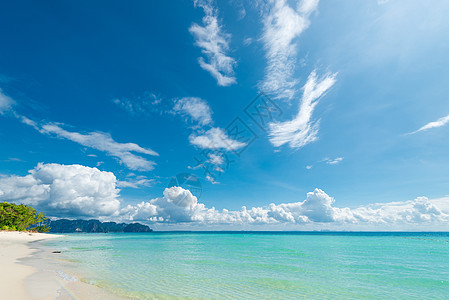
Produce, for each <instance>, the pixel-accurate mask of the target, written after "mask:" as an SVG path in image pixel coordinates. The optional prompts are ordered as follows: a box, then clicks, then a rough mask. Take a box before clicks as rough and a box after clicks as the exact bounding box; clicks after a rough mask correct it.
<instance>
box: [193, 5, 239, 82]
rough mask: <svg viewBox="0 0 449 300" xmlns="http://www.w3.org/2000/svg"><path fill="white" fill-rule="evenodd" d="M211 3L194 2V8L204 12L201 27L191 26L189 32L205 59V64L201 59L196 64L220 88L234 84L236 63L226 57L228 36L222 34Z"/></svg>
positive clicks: (215, 11)
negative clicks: (206, 72) (210, 76)
mask: <svg viewBox="0 0 449 300" xmlns="http://www.w3.org/2000/svg"><path fill="white" fill-rule="evenodd" d="M211 2H212V1H208V0H195V1H194V4H195V6H199V7H201V8H202V9H203V10H204V14H205V16H204V17H203V26H201V25H198V24H196V23H195V24H193V25H192V26H191V27H190V28H189V31H190V33H191V34H192V35H193V36H194V38H195V45H197V46H198V47H200V48H201V49H202V51H201V52H202V53H203V54H204V55H205V56H206V57H207V62H206V61H205V59H204V58H203V57H200V58H199V59H198V62H199V64H200V66H201V68H203V69H204V70H206V71H208V72H209V73H210V74H211V75H212V76H213V77H214V78H215V79H216V80H217V83H218V85H220V86H229V85H231V84H234V83H236V79H235V77H234V66H235V65H236V61H235V60H234V59H233V58H232V57H230V56H228V55H227V52H228V51H229V40H230V38H231V35H230V34H227V33H225V32H223V30H222V28H221V26H220V25H219V23H218V18H217V10H216V9H215V8H214V7H213V6H212V3H211Z"/></svg>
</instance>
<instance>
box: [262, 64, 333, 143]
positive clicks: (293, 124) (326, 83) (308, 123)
mask: <svg viewBox="0 0 449 300" xmlns="http://www.w3.org/2000/svg"><path fill="white" fill-rule="evenodd" d="M335 77H336V74H327V75H325V76H324V77H323V78H320V79H319V78H318V77H317V75H316V72H315V71H313V72H312V73H311V74H310V75H309V78H308V79H307V82H306V84H305V85H304V87H303V95H302V98H301V101H300V104H299V111H298V114H297V115H296V117H295V118H294V119H293V120H290V121H286V122H273V123H270V124H269V130H270V131H269V136H270V141H271V143H272V144H273V145H274V146H276V147H279V146H282V145H284V144H288V145H289V146H290V147H291V148H301V147H304V146H305V145H307V144H309V143H312V142H314V141H316V140H317V139H318V129H319V123H320V121H319V120H316V121H314V120H312V114H313V111H314V110H315V107H316V105H317V104H318V102H319V100H320V98H321V97H322V96H323V95H324V94H325V93H326V92H327V91H328V90H329V89H330V88H331V87H332V86H333V85H334V83H335Z"/></svg>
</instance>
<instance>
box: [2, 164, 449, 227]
mask: <svg viewBox="0 0 449 300" xmlns="http://www.w3.org/2000/svg"><path fill="white" fill-rule="evenodd" d="M117 182H118V181H117V179H116V177H115V175H114V174H113V173H111V172H106V171H100V170H98V169H97V168H90V167H85V166H81V165H60V164H42V163H40V164H38V165H37V166H36V168H34V169H32V170H30V171H29V174H28V175H26V176H15V175H12V176H2V177H0V201H8V202H16V203H24V204H27V205H32V206H34V207H36V208H37V209H38V210H41V211H44V212H45V213H46V214H48V215H49V216H52V217H72V218H76V217H96V218H99V219H105V220H115V221H141V222H145V223H158V224H176V223H182V224H187V223H189V224H198V225H213V224H215V225H216V224H222V225H264V224H265V225H276V224H290V225H301V226H307V225H311V224H312V225H313V224H315V225H325V226H327V228H332V226H335V227H337V228H345V226H352V227H351V228H354V226H359V227H360V228H363V226H371V227H370V228H373V226H374V228H379V229H391V226H395V228H397V227H398V226H399V227H400V226H409V227H408V228H410V226H416V225H419V226H422V225H433V226H440V227H441V226H443V227H444V226H447V222H448V221H449V205H448V204H447V200H444V199H436V200H429V199H428V198H426V197H418V198H416V199H414V200H409V201H402V202H390V203H376V204H370V205H364V206H360V207H357V208H353V209H351V208H348V207H343V208H340V207H336V206H335V199H334V198H332V197H330V196H329V195H327V194H326V193H325V192H324V191H323V190H320V189H315V190H314V191H313V192H309V193H307V197H306V199H305V200H303V201H299V202H293V203H281V204H274V203H271V204H269V205H267V206H262V207H252V208H251V209H248V208H246V207H245V206H243V207H242V208H241V209H240V210H236V211H232V210H228V209H222V210H218V209H216V208H214V207H211V208H208V207H207V206H206V205H205V204H204V203H200V202H199V201H198V199H197V198H196V197H195V196H193V195H192V193H191V192H190V191H189V190H186V189H183V188H181V187H177V186H174V187H171V188H166V189H165V190H164V192H163V196H162V197H159V198H155V199H151V200H149V201H142V202H141V203H139V204H136V205H126V206H123V205H122V204H121V202H123V201H121V200H120V195H119V193H120V190H119V189H118V188H117ZM443 200H444V201H443ZM329 226H330V227H329ZM298 228H301V227H298Z"/></svg>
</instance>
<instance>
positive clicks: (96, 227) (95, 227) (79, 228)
mask: <svg viewBox="0 0 449 300" xmlns="http://www.w3.org/2000/svg"><path fill="white" fill-rule="evenodd" d="M43 223H44V224H43V225H46V226H48V227H50V232H51V233H72V232H85V233H107V232H151V231H153V230H152V229H151V228H150V227H148V226H147V225H143V224H140V223H130V224H126V223H115V222H100V221H99V220H67V219H59V220H54V221H51V220H46V221H45V222H43Z"/></svg>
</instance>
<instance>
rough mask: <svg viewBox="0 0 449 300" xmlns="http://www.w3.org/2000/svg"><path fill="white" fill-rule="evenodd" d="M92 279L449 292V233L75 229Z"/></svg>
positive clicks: (337, 293) (336, 292)
mask: <svg viewBox="0 0 449 300" xmlns="http://www.w3.org/2000/svg"><path fill="white" fill-rule="evenodd" d="M46 244H47V245H48V246H51V247H52V248H57V249H61V250H62V251H63V253H62V257H63V258H66V259H68V260H70V261H73V262H75V263H76V266H77V271H78V272H79V273H80V274H83V276H84V280H86V281H88V282H90V283H93V284H96V285H99V286H101V287H104V288H107V289H110V290H112V291H114V292H115V293H118V294H121V295H126V296H132V297H135V298H137V299H154V298H178V297H181V298H184V297H187V298H214V299H236V298H238V299H298V298H307V299H326V298H327V299H335V298H341V299H343V298H344V299H380V298H395V299H400V298H402V299H410V298H416V299H418V298H419V299H422V298H429V299H443V298H449V234H447V233H433V234H429V233H427V234H416V233H414V234H412V233H394V234H386V233H320V234H319V233H297V232H296V233H247V232H239V233H235V232H234V233H225V232H220V233H210V232H209V233H194V232H189V233H180V232H175V233H174V232H166V233H165V232H164V233H148V234H142V233H139V234H71V235H67V237H65V238H62V239H57V240H51V241H49V242H46Z"/></svg>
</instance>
